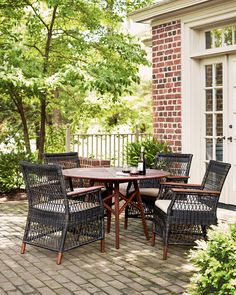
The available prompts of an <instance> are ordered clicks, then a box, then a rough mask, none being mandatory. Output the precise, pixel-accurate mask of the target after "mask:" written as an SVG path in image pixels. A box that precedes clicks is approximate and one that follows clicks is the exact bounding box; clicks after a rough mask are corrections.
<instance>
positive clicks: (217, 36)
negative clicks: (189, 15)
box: [213, 29, 222, 47]
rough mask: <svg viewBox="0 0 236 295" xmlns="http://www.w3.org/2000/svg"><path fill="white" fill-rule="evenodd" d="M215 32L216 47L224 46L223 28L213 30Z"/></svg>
mask: <svg viewBox="0 0 236 295" xmlns="http://www.w3.org/2000/svg"><path fill="white" fill-rule="evenodd" d="M213 32H214V39H215V47H221V46H222V29H216V30H213Z"/></svg>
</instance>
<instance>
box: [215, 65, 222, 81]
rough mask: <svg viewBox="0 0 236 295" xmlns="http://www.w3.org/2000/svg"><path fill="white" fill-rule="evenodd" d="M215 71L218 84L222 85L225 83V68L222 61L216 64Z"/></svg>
mask: <svg viewBox="0 0 236 295" xmlns="http://www.w3.org/2000/svg"><path fill="white" fill-rule="evenodd" d="M215 71H216V81H215V83H216V86H222V83H223V68H222V63H220V64H216V65H215Z"/></svg>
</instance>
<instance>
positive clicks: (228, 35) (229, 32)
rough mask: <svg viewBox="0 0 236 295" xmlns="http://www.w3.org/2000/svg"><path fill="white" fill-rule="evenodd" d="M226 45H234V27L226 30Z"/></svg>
mask: <svg viewBox="0 0 236 295" xmlns="http://www.w3.org/2000/svg"><path fill="white" fill-rule="evenodd" d="M224 39H225V40H224V43H225V45H232V44H233V42H232V40H233V31H232V26H231V27H226V28H225V29H224Z"/></svg>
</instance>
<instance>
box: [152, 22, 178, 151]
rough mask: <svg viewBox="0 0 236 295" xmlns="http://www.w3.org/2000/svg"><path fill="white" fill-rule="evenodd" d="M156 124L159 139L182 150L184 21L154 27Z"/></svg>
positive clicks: (153, 55) (154, 113)
mask: <svg viewBox="0 0 236 295" xmlns="http://www.w3.org/2000/svg"><path fill="white" fill-rule="evenodd" d="M152 50H153V51H152V62H153V127H154V135H155V137H156V138H158V139H162V140H165V141H168V142H169V143H170V145H171V146H172V149H173V151H174V152H181V121H182V120H181V23H180V21H172V22H168V23H165V24H162V25H158V26H155V27H153V28H152Z"/></svg>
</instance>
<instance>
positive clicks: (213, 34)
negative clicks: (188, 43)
mask: <svg viewBox="0 0 236 295" xmlns="http://www.w3.org/2000/svg"><path fill="white" fill-rule="evenodd" d="M230 45H236V24H233V25H230V26H225V27H221V28H216V29H213V30H209V31H206V32H205V48H206V49H210V48H220V47H225V46H230Z"/></svg>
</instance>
